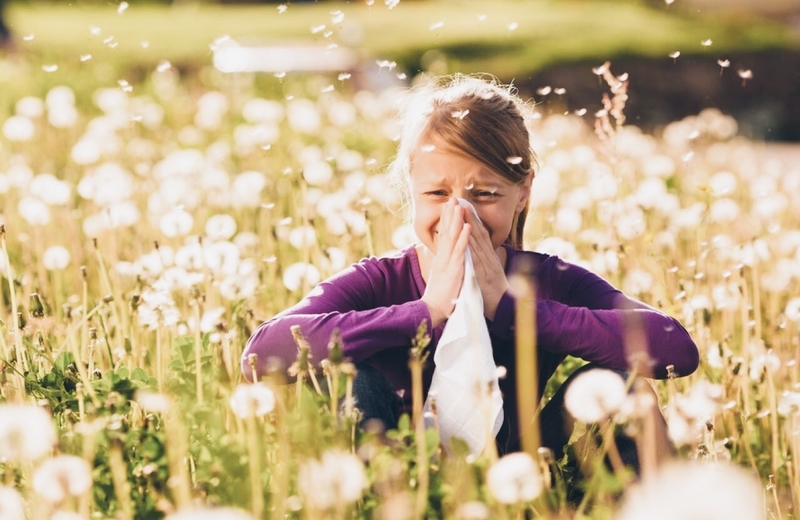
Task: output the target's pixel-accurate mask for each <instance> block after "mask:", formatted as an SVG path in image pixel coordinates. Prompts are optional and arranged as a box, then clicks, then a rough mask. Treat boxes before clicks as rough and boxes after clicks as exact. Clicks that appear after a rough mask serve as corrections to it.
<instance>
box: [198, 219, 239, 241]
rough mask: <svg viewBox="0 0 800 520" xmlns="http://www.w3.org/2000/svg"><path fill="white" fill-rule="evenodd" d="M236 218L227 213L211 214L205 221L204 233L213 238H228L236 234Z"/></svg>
mask: <svg viewBox="0 0 800 520" xmlns="http://www.w3.org/2000/svg"><path fill="white" fill-rule="evenodd" d="M237 227H238V226H237V224H236V219H234V218H233V217H232V216H231V215H228V214H227V213H220V214H217V215H212V216H211V217H209V219H208V220H207V221H206V227H205V232H206V235H208V236H209V237H211V238H213V239H215V240H228V239H230V238H231V237H232V236H233V235H235V234H236V229H237Z"/></svg>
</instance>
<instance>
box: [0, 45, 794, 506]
mask: <svg viewBox="0 0 800 520" xmlns="http://www.w3.org/2000/svg"><path fill="white" fill-rule="evenodd" d="M39 66H40V65H36V66H34V65H31V64H27V63H25V62H24V60H21V59H18V58H14V59H11V58H10V59H8V60H6V61H5V62H4V63H3V68H4V70H6V71H10V73H19V74H29V75H30V76H31V77H33V78H41V82H40V87H39V91H38V92H37V93H36V94H28V95H20V96H18V97H16V98H15V99H7V100H6V103H7V107H8V108H7V111H6V113H5V114H4V115H3V117H2V122H0V129H1V135H0V194H1V195H0V196H1V197H2V201H3V204H2V214H1V215H0V224H2V234H1V236H0V246H1V250H0V281H1V282H2V286H1V288H2V293H1V295H0V318H2V323H0V326H1V327H2V334H0V394H1V396H2V397H0V401H1V402H2V404H0V483H1V484H0V519H2V520H11V519H14V520H18V519H23V518H27V519H37V520H38V519H53V520H55V519H58V520H66V519H84V520H85V519H89V518H91V519H110V518H114V519H134V518H136V519H158V518H165V517H166V518H168V519H171V520H179V519H188V518H194V519H247V518H251V519H255V518H259V519H260V518H308V519H317V518H382V519H395V518H397V519H405V518H440V517H448V518H461V519H480V518H523V517H533V518H571V517H592V518H612V517H614V518H628V519H633V518H637V519H639V518H648V519H657V518H665V519H666V518H689V517H692V518H726V519H735V518H747V519H753V518H762V517H763V518H777V519H788V518H796V517H797V516H798V513H797V511H798V507H800V496H798V489H800V466H798V464H797V462H796V461H795V460H794V459H795V458H796V457H797V455H798V454H800V386H798V384H799V381H800V379H799V376H800V367H798V365H797V360H798V357H800V342H798V337H797V333H798V320H799V319H800V297H797V296H794V295H797V294H798V292H797V287H798V278H800V231H799V230H798V229H800V214H798V212H797V209H796V207H795V206H794V205H793V204H794V203H792V202H791V201H792V200H798V198H800V171H799V170H798V169H797V168H798V167H797V166H796V165H794V166H793V165H791V164H787V163H784V162H780V161H778V160H771V159H770V158H769V157H768V156H764V155H763V154H760V153H759V149H758V145H757V144H755V143H753V142H750V141H748V140H747V139H744V138H741V137H738V136H737V122H736V121H734V120H732V119H731V118H730V117H728V116H726V115H725V114H722V113H720V112H719V111H717V110H713V109H708V110H705V111H703V112H702V113H700V114H698V115H697V116H694V117H689V118H686V119H684V120H681V121H675V122H673V123H671V124H669V125H667V126H666V127H664V128H663V129H662V130H661V131H659V132H658V135H651V134H648V133H644V132H642V131H640V130H639V129H637V128H636V127H634V126H631V125H628V124H624V119H623V117H624V112H623V110H624V93H625V92H624V88H621V87H623V84H622V83H621V82H620V78H616V77H614V76H613V75H611V74H610V73H609V71H608V67H607V66H601V67H598V68H597V69H596V70H595V71H594V72H595V73H596V74H598V75H602V74H603V73H605V76H606V79H607V82H603V83H602V84H601V83H598V87H597V88H598V101H599V100H600V98H601V96H602V95H603V92H604V91H605V92H607V93H608V92H610V94H609V102H608V104H607V110H606V111H605V112H601V113H598V114H593V113H591V112H590V113H587V112H586V111H585V110H580V107H569V111H568V112H563V111H561V110H558V111H549V110H548V109H547V107H548V103H547V102H546V101H547V99H548V95H549V96H553V95H554V94H552V93H548V92H547V90H543V91H540V92H539V93H538V94H537V95H536V96H537V99H536V100H537V101H539V102H543V103H542V104H541V105H539V107H538V108H537V116H536V118H535V120H534V121H532V127H533V130H534V139H535V142H534V148H535V150H536V151H537V153H538V155H539V159H540V167H539V171H538V173H537V176H536V179H535V181H534V184H533V199H532V211H531V215H530V217H529V222H528V227H527V236H526V242H527V246H528V247H529V248H533V249H536V250H539V251H542V252H547V253H551V254H557V255H559V256H561V257H562V258H564V259H566V260H569V261H572V262H575V263H578V264H581V265H585V266H587V267H589V268H590V269H592V270H593V271H595V272H597V273H599V274H600V275H602V276H604V277H605V278H607V279H608V280H610V281H611V282H612V283H614V284H616V285H617V286H619V287H621V288H622V289H624V290H625V291H626V292H627V293H628V294H630V295H632V296H635V297H637V298H639V299H641V300H643V301H645V302H647V303H649V304H651V305H653V306H655V307H657V308H659V309H662V310H664V311H665V312H667V313H669V314H672V315H674V316H676V317H678V318H679V319H681V320H682V322H683V323H684V324H685V325H686V326H687V327H688V328H689V330H690V331H691V333H692V335H693V337H694V338H695V340H696V341H697V343H698V345H699V348H700V352H701V366H700V369H699V370H698V371H697V372H696V373H695V374H693V375H691V376H689V377H684V378H675V379H670V380H668V381H665V382H658V383H655V382H654V383H653V385H654V387H655V388H656V389H657V391H658V394H659V397H660V400H659V403H658V405H659V406H660V407H661V408H662V410H663V412H664V414H665V416H666V417H667V419H668V424H669V432H670V435H671V436H672V439H673V440H674V442H675V444H676V445H677V447H678V453H677V455H676V457H675V461H674V462H671V463H668V464H664V465H662V466H660V467H653V466H652V465H644V466H643V468H642V469H643V478H642V481H641V484H640V485H632V484H631V481H632V476H631V473H630V471H627V470H625V469H624V468H622V469H620V468H616V467H615V468H614V469H613V470H611V469H607V468H606V467H605V466H604V465H602V464H597V463H592V462H591V461H590V463H589V471H588V472H587V473H588V477H587V481H586V483H585V495H584V500H583V501H582V502H581V503H580V504H572V503H568V502H567V501H566V499H565V496H564V486H563V480H562V478H561V472H560V463H561V454H552V453H546V452H542V451H539V450H529V451H532V453H525V452H522V453H517V454H512V455H508V456H505V457H502V458H500V459H499V460H498V459H497V457H496V455H494V456H493V455H492V453H491V451H487V453H485V454H483V455H481V456H479V457H471V456H466V455H464V454H460V453H458V451H457V450H456V451H455V452H453V453H445V452H443V451H442V450H441V449H440V448H439V444H438V436H437V434H436V432H435V431H434V430H430V431H428V432H425V431H421V430H420V428H419V426H418V425H419V424H420V422H419V421H418V422H417V423H415V422H414V420H413V418H410V417H407V418H405V419H403V420H401V422H400V425H399V427H398V429H397V430H394V431H390V432H386V434H385V435H381V434H380V433H379V432H374V431H371V430H369V431H358V430H356V429H355V427H354V416H353V414H352V413H351V410H350V408H351V405H352V403H351V401H350V400H349V395H350V386H349V385H350V382H351V381H352V367H351V366H350V365H349V364H348V363H347V361H346V360H343V359H341V351H340V350H339V349H340V347H341V345H339V344H338V343H337V341H336V339H335V338H334V340H333V341H332V342H331V346H332V350H331V352H332V355H331V358H330V359H329V360H327V361H326V362H325V371H324V373H319V374H317V375H316V379H319V380H320V381H322V380H326V381H327V384H323V385H321V386H318V385H317V384H316V383H315V379H312V377H311V376H312V375H313V374H312V373H311V372H309V370H308V361H307V360H306V359H303V356H302V355H301V356H300V358H299V360H298V363H297V364H296V365H295V366H294V367H293V373H295V374H297V375H298V377H297V380H298V381H300V382H302V383H303V384H298V383H295V382H294V380H286V379H285V378H284V375H283V374H285V371H281V370H279V369H278V368H277V367H276V369H275V370H274V371H273V372H272V373H271V374H270V375H269V376H267V377H265V378H263V379H262V380H261V381H259V382H258V383H257V384H250V383H248V382H247V381H246V379H245V378H244V377H243V376H242V373H241V371H242V369H241V364H240V357H241V353H242V350H243V346H244V344H245V342H246V340H247V338H248V337H249V335H250V333H251V332H252V331H253V330H254V328H255V327H256V326H257V325H258V324H259V323H261V322H262V321H263V320H265V319H267V318H269V317H270V316H272V315H273V314H275V313H276V312H278V311H280V310H282V309H283V308H285V307H287V306H288V305H291V304H292V303H294V302H296V301H297V300H298V299H299V298H301V296H302V295H303V294H304V293H305V292H306V291H308V290H309V289H310V288H312V287H313V286H314V284H316V283H317V282H318V281H320V280H321V279H324V278H325V277H327V276H329V275H331V274H333V273H336V272H337V271H339V270H341V269H342V268H343V267H345V266H346V265H348V264H349V263H351V262H354V261H356V260H358V259H359V258H361V257H363V256H365V255H371V254H383V253H386V252H390V251H392V250H396V249H398V248H401V247H404V246H405V245H407V244H409V243H410V241H412V240H413V234H412V231H411V229H410V228H409V226H408V224H407V223H406V222H405V221H404V218H403V210H402V208H401V207H400V204H399V198H398V197H396V196H394V195H393V191H392V188H391V186H390V183H389V182H388V179H387V178H386V175H385V174H384V173H383V172H384V170H385V167H386V165H387V164H388V163H389V161H390V160H391V158H392V155H393V153H394V146H395V140H396V138H397V135H398V125H397V122H396V121H394V119H393V117H394V115H395V108H396V101H397V99H398V91H397V90H396V89H392V88H390V89H386V90H377V89H372V90H371V89H367V88H363V87H360V86H359V84H358V82H357V81H356V78H355V77H350V75H349V74H339V75H336V74H334V75H332V76H330V77H329V76H326V75H304V76H301V75H296V76H293V75H291V74H289V75H285V76H284V75H279V76H280V77H273V76H272V75H269V74H267V75H253V74H223V73H221V72H219V71H217V70H215V69H213V68H210V67H209V68H203V69H201V70H199V71H194V72H187V71H183V72H181V71H179V70H176V69H175V68H173V67H171V66H170V64H169V63H162V64H160V65H159V66H158V67H156V68H154V69H153V70H150V71H147V72H146V74H142V75H140V79H139V80H137V81H131V82H128V81H120V82H119V83H118V84H111V85H110V86H109V84H108V82H105V83H103V84H104V85H105V86H103V87H100V86H98V85H97V84H95V85H91V83H92V82H91V81H90V80H87V79H86V78H81V80H80V81H78V80H77V79H76V80H75V81H70V78H71V77H74V78H77V75H75V76H70V75H69V74H67V73H64V72H63V71H62V73H60V74H56V69H52V68H51V70H48V68H47V66H45V67H44V69H43V70H42V71H39V70H38V69H37V67H39ZM380 66H381V64H378V65H376V71H375V72H379V73H380V74H384V75H394V76H397V75H398V71H396V70H392V68H391V67H384V68H383V69H382V70H380V71H378V70H377V69H379V68H380ZM588 72H589V71H587V73H588ZM589 79H590V80H592V79H593V76H591V75H590V74H589ZM631 80H632V81H633V82H634V83H635V81H636V79H635V78H631ZM98 83H102V82H99V81H98ZM4 109H5V108H4ZM595 119H596V121H597V122H596V121H595ZM301 332H302V331H301ZM298 339H299V340H300V341H299V342H298V343H299V344H300V345H301V346H302V338H301V337H299V336H298ZM423 344H424V338H422V337H421V338H420V344H419V345H418V347H420V348H422V346H423ZM299 352H301V350H299ZM417 354H418V356H417V358H416V359H411V360H410V363H411V364H412V367H413V366H414V363H417V364H418V363H419V362H420V359H421V358H424V354H422V353H421V352H417ZM315 361H317V362H319V361H321V360H315ZM428 362H431V361H430V360H429V361H428ZM244 364H245V367H246V366H247V360H245V363H244ZM573 364H574V363H573ZM679 375H680V374H679ZM557 377H562V378H563V374H559V375H558V376H557ZM584 382H585V385H583V386H582V387H581V388H580V392H583V394H581V395H580V396H579V397H580V398H579V399H577V401H578V405H577V406H574V407H573V408H574V409H573V408H571V411H572V413H573V414H575V415H576V417H579V418H580V417H583V418H593V419H599V423H600V426H599V427H600V428H601V429H605V430H607V429H608V427H609V426H608V425H607V424H606V423H608V424H611V425H612V426H613V423H616V424H617V426H616V427H617V428H629V429H630V431H631V432H632V433H633V435H634V436H635V437H636V438H637V439H638V440H640V441H641V442H642V443H646V442H647V436H646V435H642V434H641V432H646V431H647V425H646V424H642V422H643V420H642V418H641V417H642V416H641V414H637V411H636V409H637V407H640V406H641V405H642V403H639V402H637V401H636V398H637V397H640V396H641V394H639V393H638V392H634V393H631V394H630V396H629V397H626V396H627V395H628V394H627V393H626V392H625V390H624V387H621V388H619V389H617V392H618V393H617V394H614V395H610V394H613V393H614V390H615V385H613V384H612V385H608V384H604V383H603V379H602V378H600V379H599V380H595V381H592V380H590V379H589V380H586V381H584ZM340 405H341V406H340ZM337 409H341V410H343V412H342V413H332V412H331V410H337ZM528 447H530V446H528ZM601 452H602V449H601ZM642 453H645V454H646V451H643V452H642Z"/></svg>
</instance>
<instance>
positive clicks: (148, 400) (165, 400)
mask: <svg viewBox="0 0 800 520" xmlns="http://www.w3.org/2000/svg"><path fill="white" fill-rule="evenodd" d="M134 399H135V400H136V402H137V403H139V406H141V407H142V408H144V409H145V410H147V411H148V412H153V413H167V412H169V410H170V408H171V407H172V401H171V400H170V398H169V397H168V396H166V395H165V394H159V393H157V392H153V391H151V390H139V391H137V392H136V396H135V398H134Z"/></svg>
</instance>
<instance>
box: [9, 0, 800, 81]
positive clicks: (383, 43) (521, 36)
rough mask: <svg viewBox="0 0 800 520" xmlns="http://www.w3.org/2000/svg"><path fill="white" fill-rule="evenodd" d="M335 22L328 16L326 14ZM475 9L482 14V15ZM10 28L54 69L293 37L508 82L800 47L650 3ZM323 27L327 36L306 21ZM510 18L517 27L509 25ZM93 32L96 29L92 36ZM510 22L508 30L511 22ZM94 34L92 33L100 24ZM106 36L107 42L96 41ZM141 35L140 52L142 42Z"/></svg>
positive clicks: (79, 17) (773, 31)
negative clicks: (558, 68) (561, 66)
mask: <svg viewBox="0 0 800 520" xmlns="http://www.w3.org/2000/svg"><path fill="white" fill-rule="evenodd" d="M336 10H341V12H342V13H344V19H343V21H342V22H341V23H339V24H337V25H334V24H333V23H332V21H331V20H332V15H331V12H333V11H336ZM480 16H483V17H485V18H483V19H480V18H479V17H480ZM9 18H10V22H11V25H12V28H13V30H14V31H15V32H16V33H17V34H19V35H33V39H32V40H30V41H22V42H20V48H21V49H23V50H24V51H26V52H31V53H34V54H36V55H38V56H41V57H42V59H44V60H45V61H47V60H50V61H52V62H54V63H59V64H60V65H63V66H71V65H75V66H79V65H80V64H81V62H80V57H81V56H82V55H87V54H91V55H92V59H93V60H97V61H102V62H104V63H113V64H115V65H116V66H117V67H119V68H121V69H125V68H136V67H152V66H154V65H155V64H156V63H158V62H159V61H160V60H169V61H170V62H172V63H174V64H182V65H197V64H205V63H209V62H210V56H211V51H210V48H209V46H210V45H211V44H212V42H213V41H214V40H215V39H217V38H219V37H221V36H224V35H229V36H231V37H232V38H234V39H242V41H252V42H262V43H270V44H280V43H285V42H287V41H293V40H304V41H314V42H317V43H320V44H328V43H330V42H335V43H337V44H339V45H342V46H351V47H355V48H358V49H361V50H362V52H363V53H364V55H365V56H367V57H369V58H370V59H388V60H394V61H397V62H398V64H399V65H400V66H401V68H406V69H410V71H412V72H413V71H414V69H415V68H418V67H419V64H420V59H421V57H422V56H423V55H424V53H425V52H427V51H428V50H431V49H438V50H440V51H442V52H443V53H444V54H445V55H446V56H447V57H448V58H449V69H450V70H459V71H462V72H469V71H486V70H491V71H492V72H493V73H495V74H496V75H498V76H499V77H501V78H504V79H509V78H511V77H519V76H520V75H525V74H531V73H533V72H535V71H536V70H539V69H541V68H543V67H546V66H548V65H551V64H553V63H558V62H564V61H573V60H579V59H581V60H585V59H594V60H605V59H608V58H612V57H614V56H617V55H620V54H627V55H641V56H664V55H666V54H668V53H670V52H673V51H675V50H680V51H681V52H682V53H684V54H685V55H686V54H692V53H700V52H703V51H705V49H704V48H703V47H701V45H700V41H702V40H706V39H709V38H710V39H712V40H713V41H714V51H716V52H717V53H720V55H722V54H726V53H731V52H734V51H745V50H763V49H774V48H787V47H788V48H800V42H798V41H797V39H796V38H793V37H792V36H791V35H790V33H789V32H788V30H787V29H786V28H785V27H783V26H782V25H780V24H778V23H776V22H770V21H767V20H759V19H755V20H754V19H743V18H741V17H740V18H735V17H734V18H726V17H725V16H724V15H723V14H720V13H716V14H714V15H713V16H710V15H708V16H690V15H689V14H688V13H687V12H684V11H680V10H679V9H678V8H673V7H669V8H668V7H667V6H666V5H665V6H664V7H663V8H648V7H646V6H644V5H640V4H638V3H632V2H596V1H584V2H579V1H552V0H550V1H548V0H532V1H509V0H503V1H497V2H491V3H489V2H407V1H406V2H400V3H399V4H398V5H397V6H396V7H395V8H394V9H391V10H390V9H388V7H387V6H385V5H384V3H383V2H375V3H374V5H372V6H367V5H365V2H358V3H357V4H352V3H351V4H341V3H336V2H329V3H328V2H326V3H314V4H291V5H289V7H288V9H286V11H285V12H283V13H279V12H278V9H277V8H276V6H275V5H262V6H218V5H205V4H199V5H178V6H157V5H137V4H135V3H134V4H133V5H132V6H130V7H129V8H128V9H127V10H125V11H124V12H123V13H122V14H119V13H118V12H117V8H116V6H115V5H105V6H101V7H86V6H75V5H64V4H63V3H35V4H30V5H19V4H14V5H13V6H12V7H11V9H10V12H9ZM322 24H325V25H326V30H330V31H332V34H331V35H330V37H329V40H326V39H325V37H324V36H323V32H318V33H316V34H312V31H311V28H312V27H314V26H319V25H322ZM512 24H515V25H512ZM91 27H94V28H96V29H95V33H94V34H93V33H92V32H91V30H90V28H91ZM432 27H433V28H432ZM512 27H514V28H513V29H512ZM98 29H99V30H98ZM109 37H113V41H112V42H110V43H111V44H112V45H113V44H116V46H115V47H114V48H111V47H110V46H109V45H108V44H107V43H104V39H106V38H109ZM143 41H146V42H148V47H147V48H146V49H145V48H143V47H142V45H141V43H142V42H143Z"/></svg>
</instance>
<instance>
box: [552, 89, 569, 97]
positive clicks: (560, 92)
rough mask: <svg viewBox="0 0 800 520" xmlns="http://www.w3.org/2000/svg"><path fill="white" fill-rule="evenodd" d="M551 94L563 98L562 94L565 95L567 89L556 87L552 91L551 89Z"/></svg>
mask: <svg viewBox="0 0 800 520" xmlns="http://www.w3.org/2000/svg"><path fill="white" fill-rule="evenodd" d="M553 92H554V93H555V94H556V95H557V96H563V95H564V94H566V93H567V89H565V88H563V87H557V88H554V89H553Z"/></svg>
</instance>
